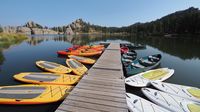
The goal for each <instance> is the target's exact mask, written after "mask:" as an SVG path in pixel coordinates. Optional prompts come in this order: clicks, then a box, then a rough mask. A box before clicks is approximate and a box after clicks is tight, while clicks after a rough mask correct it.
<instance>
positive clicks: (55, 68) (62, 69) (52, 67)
mask: <svg viewBox="0 0 200 112" xmlns="http://www.w3.org/2000/svg"><path fill="white" fill-rule="evenodd" d="M36 65H37V66H38V67H39V68H41V69H43V70H45V71H49V72H53V73H61V74H62V73H63V74H64V73H70V72H71V71H72V70H71V69H70V68H68V67H66V66H63V65H60V64H57V63H54V62H48V61H36Z"/></svg>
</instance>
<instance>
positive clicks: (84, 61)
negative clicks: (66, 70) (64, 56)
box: [68, 55, 95, 64]
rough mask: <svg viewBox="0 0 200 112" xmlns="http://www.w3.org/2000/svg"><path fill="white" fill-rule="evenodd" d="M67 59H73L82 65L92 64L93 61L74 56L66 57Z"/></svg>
mask: <svg viewBox="0 0 200 112" xmlns="http://www.w3.org/2000/svg"><path fill="white" fill-rule="evenodd" d="M68 57H69V58H71V59H75V60H77V61H79V62H81V63H83V64H94V63H95V60H93V59H90V58H86V57H81V56H75V55H68Z"/></svg>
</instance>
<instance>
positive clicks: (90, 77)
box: [83, 75, 124, 83]
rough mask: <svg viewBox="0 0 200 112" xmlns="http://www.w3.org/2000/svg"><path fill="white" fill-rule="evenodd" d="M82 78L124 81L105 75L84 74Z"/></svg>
mask: <svg viewBox="0 0 200 112" xmlns="http://www.w3.org/2000/svg"><path fill="white" fill-rule="evenodd" d="M83 78H87V79H98V80H106V81H117V82H121V83H124V79H111V78H107V77H101V76H98V77H97V76H93V75H86V76H85V77H83Z"/></svg>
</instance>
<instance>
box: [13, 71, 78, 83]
mask: <svg viewBox="0 0 200 112" xmlns="http://www.w3.org/2000/svg"><path fill="white" fill-rule="evenodd" d="M13 77H14V78H15V79H16V80H19V81H22V82H26V83H33V84H57V85H73V84H76V83H77V82H78V81H79V80H80V76H77V75H69V74H58V73H47V72H46V73H45V72H41V73H39V72H25V73H20V74H16V75H14V76H13Z"/></svg>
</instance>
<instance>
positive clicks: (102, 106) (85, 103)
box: [64, 100, 126, 112]
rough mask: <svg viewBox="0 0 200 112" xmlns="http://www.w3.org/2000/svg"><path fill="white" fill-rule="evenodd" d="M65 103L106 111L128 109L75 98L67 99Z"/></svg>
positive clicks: (118, 111)
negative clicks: (75, 99)
mask: <svg viewBox="0 0 200 112" xmlns="http://www.w3.org/2000/svg"><path fill="white" fill-rule="evenodd" d="M64 104H66V105H71V106H77V107H83V108H84V107H85V108H88V109H94V110H99V111H104V112H126V109H124V108H116V107H112V106H107V105H99V104H94V103H88V102H80V101H74V100H67V101H66V102H64Z"/></svg>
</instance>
